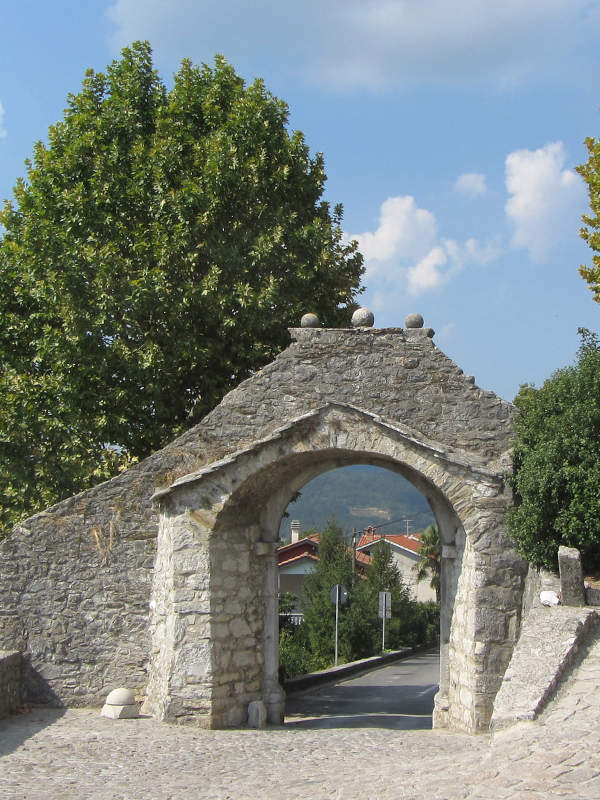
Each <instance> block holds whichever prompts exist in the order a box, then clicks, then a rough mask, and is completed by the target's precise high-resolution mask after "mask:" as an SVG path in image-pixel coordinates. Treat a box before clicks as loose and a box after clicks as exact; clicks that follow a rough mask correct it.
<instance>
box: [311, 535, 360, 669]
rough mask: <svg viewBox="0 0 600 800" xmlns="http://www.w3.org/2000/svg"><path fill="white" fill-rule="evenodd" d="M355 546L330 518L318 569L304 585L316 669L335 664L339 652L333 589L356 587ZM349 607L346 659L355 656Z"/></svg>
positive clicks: (342, 651)
mask: <svg viewBox="0 0 600 800" xmlns="http://www.w3.org/2000/svg"><path fill="white" fill-rule="evenodd" d="M352 558H353V552H352V549H351V548H349V547H348V545H347V544H346V542H345V541H344V536H343V532H342V529H341V528H340V526H339V525H338V524H337V523H336V522H335V520H329V522H328V523H327V525H326V527H325V529H324V530H323V531H322V533H321V538H320V541H319V560H318V561H317V563H316V566H315V571H314V572H312V573H311V574H310V575H307V576H306V578H305V579H304V584H303V587H302V597H301V606H302V611H303V613H304V628H305V635H306V641H307V646H308V649H309V650H310V652H311V654H312V664H313V666H312V668H313V669H324V668H325V667H328V666H330V665H331V664H333V661H334V651H335V606H334V604H333V603H332V602H331V598H330V592H331V589H332V587H333V586H335V585H336V584H338V583H341V584H343V585H344V586H345V587H346V588H347V589H348V590H349V592H350V595H351V589H352V580H353V577H352ZM346 615H347V607H345V606H344V607H342V609H341V612H340V631H339V655H340V658H341V660H342V661H347V660H349V659H350V657H351V651H350V649H349V644H348V641H347V636H346V635H345V628H344V619H345V617H346Z"/></svg>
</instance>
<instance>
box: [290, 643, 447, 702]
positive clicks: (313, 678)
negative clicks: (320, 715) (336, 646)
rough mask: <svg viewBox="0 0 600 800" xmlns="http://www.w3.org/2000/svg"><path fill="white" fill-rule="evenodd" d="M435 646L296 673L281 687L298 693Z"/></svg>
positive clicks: (406, 649) (399, 651)
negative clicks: (317, 670)
mask: <svg viewBox="0 0 600 800" xmlns="http://www.w3.org/2000/svg"><path fill="white" fill-rule="evenodd" d="M434 649H436V648H434V647H431V646H428V647H405V648H403V649H402V650H392V651H391V652H390V653H385V654H384V655H382V656H371V658H362V659H361V660H360V661H350V662H349V663H348V664H340V665H339V666H337V667H330V668H329V669H322V670H319V672H309V673H308V674H307V675H298V677H296V678H288V679H287V680H286V681H284V682H283V689H284V691H285V694H286V696H287V697H289V696H290V695H292V694H299V693H300V692H303V691H304V690H305V689H310V688H311V687H312V686H319V685H321V684H325V683H333V682H335V681H337V680H340V679H341V678H346V677H349V676H350V675H356V674H357V673H359V672H368V671H369V670H371V669H374V668H375V667H381V666H383V665H385V664H389V663H390V662H393V661H400V660H401V659H403V658H408V657H409V656H412V655H415V653H423V652H427V651H428V650H434Z"/></svg>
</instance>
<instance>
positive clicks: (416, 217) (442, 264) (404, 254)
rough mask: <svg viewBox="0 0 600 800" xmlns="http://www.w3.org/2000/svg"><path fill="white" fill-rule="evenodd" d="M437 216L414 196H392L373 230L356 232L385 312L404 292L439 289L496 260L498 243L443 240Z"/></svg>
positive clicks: (376, 301) (375, 298)
mask: <svg viewBox="0 0 600 800" xmlns="http://www.w3.org/2000/svg"><path fill="white" fill-rule="evenodd" d="M437 228H438V226H437V221H436V218H435V215H434V214H433V213H432V212H431V211H428V210H426V209H423V208H419V207H418V206H417V203H416V201H415V199H414V197H411V196H410V195H404V196H399V197H390V198H388V199H387V200H386V201H385V202H384V203H382V205H381V210H380V216H379V220H378V225H377V228H376V229H375V231H373V232H370V231H367V232H365V233H358V234H352V235H350V236H349V237H348V238H350V239H356V240H357V241H358V246H359V249H360V251H361V252H362V254H363V255H364V257H365V265H366V274H365V280H366V284H367V289H368V295H369V296H370V297H371V303H372V305H373V306H374V308H375V309H376V310H377V309H379V310H381V309H382V308H384V307H385V306H386V305H387V304H388V303H389V302H390V298H393V296H394V295H395V294H397V293H398V292H400V291H403V292H408V293H409V294H411V295H417V294H421V293H422V292H426V291H431V290H434V289H438V288H440V287H441V286H443V285H444V284H445V283H446V282H447V281H448V280H450V278H452V276H453V275H455V274H457V273H458V272H460V271H461V270H462V269H463V268H464V267H465V266H466V265H469V264H480V265H484V264H487V263H489V262H490V261H492V260H493V259H494V258H497V257H498V255H499V253H500V248H499V246H498V244H497V243H490V244H486V245H482V244H481V243H480V242H479V241H478V240H477V239H473V238H470V239H467V240H466V242H464V244H460V243H459V242H457V241H455V240H454V239H444V238H440V237H439V235H438V230H437Z"/></svg>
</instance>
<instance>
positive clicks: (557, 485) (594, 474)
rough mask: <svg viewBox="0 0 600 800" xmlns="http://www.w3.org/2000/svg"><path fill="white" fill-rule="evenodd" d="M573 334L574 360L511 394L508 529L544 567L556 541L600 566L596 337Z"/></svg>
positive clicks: (553, 558) (552, 563)
mask: <svg viewBox="0 0 600 800" xmlns="http://www.w3.org/2000/svg"><path fill="white" fill-rule="evenodd" d="M580 334H581V335H582V345H581V347H580V349H579V353H578V357H577V362H576V364H575V365H574V366H572V367H567V368H565V369H560V370H558V371H557V372H555V373H554V374H553V375H552V377H551V378H549V379H548V380H547V381H546V382H545V383H544V385H543V386H542V387H541V388H540V389H536V388H533V387H531V386H524V387H522V388H521V390H520V392H519V394H518V395H517V397H516V399H515V403H516V405H517V407H518V408H519V411H520V413H519V415H518V416H517V418H516V421H515V426H516V430H517V433H518V441H517V444H516V446H515V448H514V454H513V463H514V467H513V478H512V482H513V488H514V491H515V499H516V505H515V507H514V508H512V509H511V510H510V511H509V514H508V527H509V532H510V534H511V536H512V538H513V539H514V541H515V542H516V544H517V547H518V549H519V551H520V552H521V554H522V555H523V556H524V557H525V558H527V559H528V560H530V561H531V562H533V563H534V564H536V565H538V566H545V567H548V568H550V569H555V568H556V566H557V554H558V548H559V546H560V545H561V544H564V545H567V546H570V547H577V548H578V549H579V550H581V552H582V556H583V559H584V562H585V563H587V564H588V565H589V566H600V342H599V340H598V337H597V336H596V335H595V334H592V333H590V332H589V331H585V330H580Z"/></svg>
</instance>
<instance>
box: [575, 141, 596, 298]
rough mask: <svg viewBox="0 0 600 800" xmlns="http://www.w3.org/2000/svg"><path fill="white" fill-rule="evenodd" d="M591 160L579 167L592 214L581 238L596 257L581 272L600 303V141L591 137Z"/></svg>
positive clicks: (582, 230) (582, 231) (585, 221)
mask: <svg viewBox="0 0 600 800" xmlns="http://www.w3.org/2000/svg"><path fill="white" fill-rule="evenodd" d="M585 144H586V147H587V150H588V155H589V158H588V160H587V161H586V163H585V164H581V165H580V166H579V167H577V172H578V173H579V174H580V175H581V176H582V178H583V179H584V180H585V182H586V183H587V187H588V195H589V201H590V213H589V214H584V215H583V217H582V219H583V223H584V227H583V228H582V229H581V232H580V235H581V238H582V239H583V240H584V241H585V242H587V244H588V245H589V246H590V248H591V249H592V250H593V251H594V253H595V254H596V255H593V256H592V266H585V265H583V266H581V267H580V268H579V272H580V274H581V276H582V278H584V279H585V280H586V281H587V284H588V286H589V287H590V289H591V290H592V292H593V293H594V300H595V301H596V302H597V303H598V302H600V139H594V138H592V137H591V136H590V137H588V138H587V139H586V140H585Z"/></svg>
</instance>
